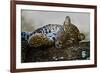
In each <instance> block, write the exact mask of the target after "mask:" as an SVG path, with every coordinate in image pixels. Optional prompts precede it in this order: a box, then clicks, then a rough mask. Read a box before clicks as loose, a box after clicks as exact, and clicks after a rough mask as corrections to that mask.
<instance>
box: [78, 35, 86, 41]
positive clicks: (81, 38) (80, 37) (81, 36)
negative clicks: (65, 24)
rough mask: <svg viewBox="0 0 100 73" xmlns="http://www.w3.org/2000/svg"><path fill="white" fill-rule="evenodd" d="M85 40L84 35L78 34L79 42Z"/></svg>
mask: <svg viewBox="0 0 100 73" xmlns="http://www.w3.org/2000/svg"><path fill="white" fill-rule="evenodd" d="M84 39H85V35H84V34H83V33H80V34H79V35H78V40H79V41H82V40H84Z"/></svg>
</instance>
